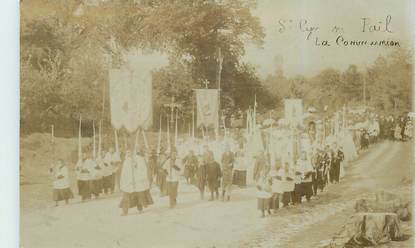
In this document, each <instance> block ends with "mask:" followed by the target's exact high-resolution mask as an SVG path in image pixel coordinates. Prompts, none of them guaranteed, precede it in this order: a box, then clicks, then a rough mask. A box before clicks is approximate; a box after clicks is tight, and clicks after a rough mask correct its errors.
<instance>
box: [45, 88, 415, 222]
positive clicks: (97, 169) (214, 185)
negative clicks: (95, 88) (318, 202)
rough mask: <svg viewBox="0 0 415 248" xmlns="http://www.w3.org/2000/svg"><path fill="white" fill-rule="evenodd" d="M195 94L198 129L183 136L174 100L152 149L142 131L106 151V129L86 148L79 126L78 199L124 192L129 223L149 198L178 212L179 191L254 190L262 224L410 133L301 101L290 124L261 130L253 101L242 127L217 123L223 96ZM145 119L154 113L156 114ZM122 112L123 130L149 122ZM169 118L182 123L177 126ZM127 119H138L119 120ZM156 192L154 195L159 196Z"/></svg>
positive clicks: (56, 174)
mask: <svg viewBox="0 0 415 248" xmlns="http://www.w3.org/2000/svg"><path fill="white" fill-rule="evenodd" d="M115 83H117V85H121V83H120V82H114V84H115ZM114 87H122V86H114ZM130 90H131V89H129V91H130ZM196 94H197V95H196V99H197V111H196V113H197V116H196V123H195V122H194V119H193V121H192V126H191V129H189V133H187V134H181V135H180V136H179V134H178V122H177V112H178V108H179V107H180V106H179V105H175V104H174V102H172V103H170V104H168V105H167V107H169V108H170V109H171V116H167V117H166V119H167V125H166V127H167V130H166V132H162V129H161V126H162V125H160V130H159V132H158V138H157V143H156V144H149V142H148V140H147V138H146V133H145V131H144V130H143V129H141V128H138V127H137V130H136V131H135V132H132V134H130V137H128V135H127V136H124V137H123V138H124V145H120V139H122V138H119V137H118V132H119V131H117V129H115V128H114V133H113V137H112V138H113V140H111V141H109V142H107V144H108V145H107V150H103V148H102V147H103V145H102V144H103V143H104V141H103V140H102V137H101V132H100V128H98V131H97V132H96V131H95V125H93V136H92V140H93V141H92V142H91V144H92V146H90V147H87V149H86V151H83V150H82V149H83V148H82V144H81V140H82V132H81V130H82V119H80V121H79V146H78V149H79V159H78V162H77V163H76V166H75V171H76V180H77V194H78V195H79V197H80V198H81V200H82V201H87V200H91V199H97V198H99V196H100V195H108V194H113V193H114V192H122V197H121V200H120V204H119V207H120V208H121V210H122V211H121V212H122V215H123V216H125V215H127V214H128V211H129V209H130V208H137V210H138V211H139V212H140V213H141V212H142V211H143V210H144V209H145V208H147V207H148V206H150V205H153V199H152V197H164V196H166V197H168V198H169V207H170V208H174V207H175V206H176V205H177V198H178V192H179V191H178V188H179V184H187V185H193V186H194V187H195V189H198V191H199V193H200V200H204V199H205V193H206V194H207V196H206V198H207V199H208V201H215V200H220V201H230V200H231V195H232V189H235V188H238V189H242V190H243V188H245V187H247V186H255V187H256V190H257V208H258V210H259V212H260V217H265V215H266V214H268V215H271V214H276V213H278V209H279V208H280V207H287V206H294V205H297V204H301V203H302V202H304V201H307V202H309V201H311V200H312V198H313V197H317V196H318V193H319V192H323V191H324V189H325V188H329V185H330V184H337V183H339V182H340V180H341V178H342V177H343V176H344V173H345V172H344V167H345V166H347V163H348V162H350V161H353V160H355V159H356V158H357V157H358V154H359V152H360V151H361V150H364V149H368V148H369V146H370V145H373V144H376V143H377V142H380V141H382V140H386V139H389V140H394V141H408V140H411V139H412V136H413V127H412V119H411V118H410V117H409V116H407V117H404V116H401V117H398V118H396V120H395V118H394V117H393V116H387V117H384V116H378V115H377V114H376V113H373V112H364V113H360V112H357V113H354V112H353V111H347V110H346V108H345V107H344V108H343V109H341V110H339V111H337V112H335V113H334V115H333V116H324V117H323V118H322V117H321V116H319V115H318V114H316V113H314V112H315V109H313V108H309V109H308V110H307V111H305V110H303V102H302V100H301V99H286V100H285V101H284V104H285V117H284V118H281V119H279V120H278V121H275V120H274V119H273V118H272V116H269V118H268V119H265V120H264V121H263V122H262V123H258V121H257V113H256V99H254V103H253V105H252V106H253V107H252V108H250V109H249V110H248V111H247V112H246V116H245V120H246V122H245V128H232V127H226V124H225V123H226V122H225V121H224V119H225V117H224V116H222V118H219V112H220V110H219V109H218V106H219V104H218V101H219V98H218V96H219V90H218V89H198V90H196ZM215 96H216V98H215ZM132 100H134V101H135V102H133V104H134V103H135V104H136V106H146V105H147V106H152V105H151V103H150V104H149V103H148V102H147V103H146V102H139V101H141V100H139V99H138V98H134V99H132ZM111 101H114V102H112V105H111V106H113V107H112V109H111V110H112V111H114V109H115V108H116V107H121V106H119V104H120V103H119V101H120V99H116V98H115V99H111ZM132 111H137V109H135V110H132ZM144 112H146V113H148V114H151V110H145V111H144ZM133 113H134V112H133ZM125 114H126V116H124V119H121V118H120V117H118V116H117V115H119V113H118V112H117V114H114V115H112V116H113V117H114V116H115V117H114V118H117V117H118V118H120V119H119V120H113V123H116V125H120V126H122V125H125V126H122V127H125V128H126V127H127V126H129V127H132V125H133V123H137V124H139V123H140V122H142V121H143V120H140V119H138V118H137V117H134V116H128V114H130V112H125ZM172 116H175V117H174V118H175V119H174V120H175V121H173V122H172V123H170V122H171V119H172V118H171V117H172ZM122 120H128V121H131V120H132V121H133V122H132V123H130V122H125V123H122ZM145 120H148V117H147V118H144V121H145ZM219 120H222V125H220V124H219ZM160 121H162V118H160ZM117 122H118V123H117ZM143 124H145V123H143ZM101 125H102V123H100V125H99V126H101ZM139 127H141V126H139ZM170 129H172V131H171V132H170ZM118 130H120V129H118ZM196 131H199V132H200V133H199V135H196ZM163 133H165V134H166V137H163V135H162V134H163ZM52 135H53V130H52ZM131 137H132V138H134V139H133V140H134V142H131ZM96 140H97V142H96ZM140 140H142V142H140ZM109 144H111V146H110V145H109ZM128 144H130V146H129V145H128ZM112 145H114V146H112ZM65 164H66V163H65V161H62V160H58V161H57V163H56V164H54V165H52V167H51V168H50V172H51V174H52V176H53V178H54V181H53V200H54V201H55V202H56V206H58V204H59V202H60V201H65V203H66V204H68V202H69V199H72V198H73V197H74V195H73V193H72V192H73V191H72V190H71V188H70V187H69V184H70V183H69V181H70V178H69V174H68V168H67V166H66V165H65ZM151 192H157V193H156V194H157V195H153V196H152V193H151ZM153 194H154V193H153Z"/></svg>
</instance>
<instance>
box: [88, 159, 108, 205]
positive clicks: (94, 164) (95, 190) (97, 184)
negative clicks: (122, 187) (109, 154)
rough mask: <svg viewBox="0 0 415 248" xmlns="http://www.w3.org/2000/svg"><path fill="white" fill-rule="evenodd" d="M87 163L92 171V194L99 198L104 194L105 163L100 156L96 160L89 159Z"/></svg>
mask: <svg viewBox="0 0 415 248" xmlns="http://www.w3.org/2000/svg"><path fill="white" fill-rule="evenodd" d="M85 163H87V166H88V167H89V168H90V171H91V179H92V180H91V193H92V194H93V195H94V197H95V198H99V195H100V194H101V193H102V178H103V168H104V162H103V160H102V159H101V157H100V156H99V154H98V156H97V158H96V159H92V158H91V159H87V160H86V161H85Z"/></svg>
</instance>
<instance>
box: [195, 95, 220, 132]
mask: <svg viewBox="0 0 415 248" xmlns="http://www.w3.org/2000/svg"><path fill="white" fill-rule="evenodd" d="M196 102H197V126H198V127H200V126H205V127H214V128H216V127H217V125H218V123H219V90H218V89H197V90H196Z"/></svg>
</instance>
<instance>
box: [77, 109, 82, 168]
mask: <svg viewBox="0 0 415 248" xmlns="http://www.w3.org/2000/svg"><path fill="white" fill-rule="evenodd" d="M81 130H82V116H81V115H79V128H78V161H82V131H81Z"/></svg>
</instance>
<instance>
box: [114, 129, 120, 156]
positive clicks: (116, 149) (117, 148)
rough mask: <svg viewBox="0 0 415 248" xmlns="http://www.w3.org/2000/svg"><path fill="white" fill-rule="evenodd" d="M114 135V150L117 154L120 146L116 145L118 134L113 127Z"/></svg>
mask: <svg viewBox="0 0 415 248" xmlns="http://www.w3.org/2000/svg"><path fill="white" fill-rule="evenodd" d="M114 137H115V152H116V153H117V154H119V152H120V147H119V145H118V134H117V129H115V128H114Z"/></svg>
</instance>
